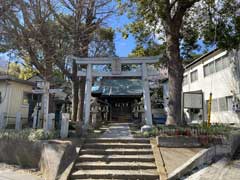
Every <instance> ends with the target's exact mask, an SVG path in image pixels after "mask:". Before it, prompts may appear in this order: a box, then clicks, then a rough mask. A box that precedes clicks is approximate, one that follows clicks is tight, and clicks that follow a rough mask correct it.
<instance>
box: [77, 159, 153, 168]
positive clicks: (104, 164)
mask: <svg viewBox="0 0 240 180" xmlns="http://www.w3.org/2000/svg"><path fill="white" fill-rule="evenodd" d="M75 169H76V170H81V169H82V170H85V169H86V170H88V169H108V170H113V169H118V170H137V169H143V170H144V169H156V165H155V164H154V163H153V162H121V163H119V162H104V161H98V162H81V163H76V165H75Z"/></svg>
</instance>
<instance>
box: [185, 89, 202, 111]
mask: <svg viewBox="0 0 240 180" xmlns="http://www.w3.org/2000/svg"><path fill="white" fill-rule="evenodd" d="M183 108H190V109H202V108H203V93H202V92H200V91H198V92H184V93H183Z"/></svg>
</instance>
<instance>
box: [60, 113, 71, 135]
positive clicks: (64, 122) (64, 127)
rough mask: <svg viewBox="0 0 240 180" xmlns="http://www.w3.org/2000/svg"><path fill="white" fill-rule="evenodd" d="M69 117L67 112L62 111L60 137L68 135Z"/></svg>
mask: <svg viewBox="0 0 240 180" xmlns="http://www.w3.org/2000/svg"><path fill="white" fill-rule="evenodd" d="M69 117H70V115H69V114H68V113H62V121H61V130H60V136H61V138H66V137H68V127H69Z"/></svg>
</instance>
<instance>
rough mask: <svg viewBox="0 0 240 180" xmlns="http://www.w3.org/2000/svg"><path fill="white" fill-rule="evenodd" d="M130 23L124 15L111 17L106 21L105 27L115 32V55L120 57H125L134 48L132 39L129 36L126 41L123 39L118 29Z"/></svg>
mask: <svg viewBox="0 0 240 180" xmlns="http://www.w3.org/2000/svg"><path fill="white" fill-rule="evenodd" d="M130 22H131V21H130V20H129V19H128V18H127V16H126V15H122V16H117V15H115V16H113V17H111V18H110V19H109V20H108V21H107V25H108V26H109V27H112V28H113V29H114V30H115V47H116V54H117V56H120V57H127V56H128V54H129V53H131V52H132V50H133V49H134V48H135V40H134V37H133V36H132V35H131V34H130V35H129V37H128V38H127V39H124V38H123V37H122V35H121V33H120V32H119V31H118V29H120V28H123V27H124V25H126V24H128V23H130Z"/></svg>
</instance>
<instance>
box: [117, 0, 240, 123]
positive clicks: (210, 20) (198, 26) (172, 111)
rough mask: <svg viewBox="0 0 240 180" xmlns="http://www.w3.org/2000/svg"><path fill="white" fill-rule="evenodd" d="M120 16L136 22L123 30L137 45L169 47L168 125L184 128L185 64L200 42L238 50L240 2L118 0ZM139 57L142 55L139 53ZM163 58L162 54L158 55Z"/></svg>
mask: <svg viewBox="0 0 240 180" xmlns="http://www.w3.org/2000/svg"><path fill="white" fill-rule="evenodd" d="M118 2H119V6H120V12H121V13H124V12H127V13H128V16H129V17H130V18H132V19H133V21H132V22H131V23H130V24H128V25H127V26H126V28H125V30H123V37H127V36H128V34H129V33H132V34H133V35H134V36H135V38H136V41H137V43H138V44H146V43H148V42H151V41H156V40H157V41H160V42H162V43H164V44H166V57H167V67H168V75H169V105H168V107H169V111H168V120H167V123H168V124H176V123H177V124H181V123H182V122H181V108H180V107H181V95H182V93H181V92H182V80H183V72H184V69H183V61H182V59H183V58H184V59H189V57H190V56H191V53H192V52H193V51H194V50H196V49H197V48H199V47H198V44H197V42H198V40H200V39H202V40H204V42H208V44H216V45H217V47H224V48H226V47H228V48H236V47H239V16H240V14H239V7H240V3H239V1H238V0H223V1H215V0H184V1H182V0H130V1H121V0H118ZM140 50H141V51H138V53H139V52H140V53H143V52H144V50H143V49H140ZM159 54H160V52H159Z"/></svg>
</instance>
